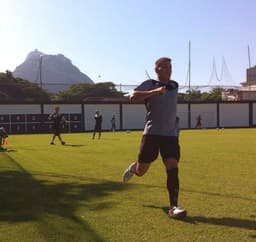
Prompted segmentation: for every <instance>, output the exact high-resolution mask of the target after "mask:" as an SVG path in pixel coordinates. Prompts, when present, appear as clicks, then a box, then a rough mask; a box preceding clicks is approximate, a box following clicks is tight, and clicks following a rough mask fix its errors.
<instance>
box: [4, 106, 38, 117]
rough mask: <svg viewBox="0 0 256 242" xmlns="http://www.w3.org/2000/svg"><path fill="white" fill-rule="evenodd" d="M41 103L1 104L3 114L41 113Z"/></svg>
mask: <svg viewBox="0 0 256 242" xmlns="http://www.w3.org/2000/svg"><path fill="white" fill-rule="evenodd" d="M40 113H41V105H40V104H0V115H1V114H40Z"/></svg>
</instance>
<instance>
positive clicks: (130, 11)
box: [0, 0, 256, 85]
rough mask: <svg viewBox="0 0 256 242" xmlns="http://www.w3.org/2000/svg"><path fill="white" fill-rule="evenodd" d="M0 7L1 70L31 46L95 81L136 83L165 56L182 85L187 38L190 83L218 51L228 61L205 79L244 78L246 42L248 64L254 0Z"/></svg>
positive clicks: (63, 1) (86, 1) (23, 1)
mask: <svg viewBox="0 0 256 242" xmlns="http://www.w3.org/2000/svg"><path fill="white" fill-rule="evenodd" d="M0 9H1V13H0V27H1V41H0V71H1V72H3V71H6V70H7V69H8V70H11V71H13V70H14V69H15V67H16V66H17V65H19V64H21V63H22V62H23V61H24V60H25V58H26V55H27V54H28V53H29V52H30V51H32V50H34V49H38V50H40V51H42V52H44V53H46V54H59V53H61V54H64V55H65V56H66V57H68V58H69V59H71V60H72V62H73V64H74V65H76V66H77V67H78V68H79V69H80V71H82V72H84V73H85V74H87V75H88V76H89V77H90V78H91V79H93V80H94V81H95V82H99V81H112V82H114V83H116V84H119V83H122V84H139V83H140V82H142V81H143V80H145V79H146V74H145V70H147V71H148V73H149V74H150V75H151V76H152V77H154V69H153V65H154V61H155V59H157V58H158V57H161V56H169V57H171V58H172V63H173V75H172V79H175V80H176V81H178V82H179V83H180V84H181V85H184V84H185V82H186V78H187V71H188V43H189V40H191V47H192V48H191V84H192V85H207V84H209V81H210V76H211V72H212V65H213V57H214V56H215V61H216V68H217V72H218V75H219V76H220V74H221V68H222V60H223V57H224V59H225V62H226V65H227V67H228V69H225V70H226V72H225V75H223V79H222V80H221V81H218V80H216V79H215V78H213V80H212V81H211V84H219V85H235V84H239V83H240V82H244V81H245V79H246V68H248V66H249V61H248V51H247V50H248V49H247V48H248V45H249V46H250V53H251V64H252V65H256V30H255V10H256V1H254V0H233V1H231V0H214V1H213V0H201V1H200V0H191V1H180V0H158V1H155V0H154V1H153V0H73V1H70V0H43V1H42V0H40V1H39V0H0ZM227 70H228V71H229V73H228V71H227ZM99 75H100V76H101V77H100V78H99V77H98V76H99Z"/></svg>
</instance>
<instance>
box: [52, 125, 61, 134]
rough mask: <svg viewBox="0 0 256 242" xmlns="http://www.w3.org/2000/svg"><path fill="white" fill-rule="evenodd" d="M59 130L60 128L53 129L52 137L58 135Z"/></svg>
mask: <svg viewBox="0 0 256 242" xmlns="http://www.w3.org/2000/svg"><path fill="white" fill-rule="evenodd" d="M60 132H61V128H60V127H53V134H54V135H60Z"/></svg>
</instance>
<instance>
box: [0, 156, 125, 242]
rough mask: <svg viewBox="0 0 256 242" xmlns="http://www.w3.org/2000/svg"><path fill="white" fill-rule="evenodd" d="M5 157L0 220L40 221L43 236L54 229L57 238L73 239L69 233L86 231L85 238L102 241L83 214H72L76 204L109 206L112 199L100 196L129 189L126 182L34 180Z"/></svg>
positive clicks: (0, 178) (0, 179) (94, 207)
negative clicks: (82, 182)
mask: <svg viewBox="0 0 256 242" xmlns="http://www.w3.org/2000/svg"><path fill="white" fill-rule="evenodd" d="M5 158H6V159H8V162H9V164H10V165H11V166H12V168H11V170H3V171H2V172H0V184H1V185H0V194H1V199H0V221H5V222H8V223H17V222H25V221H35V222H37V223H39V224H41V225H40V228H39V229H40V230H42V232H43V234H44V236H45V237H49V236H50V235H49V233H50V234H52V233H54V231H55V232H56V234H61V238H62V239H61V240H59V241H76V239H75V238H74V237H73V236H81V235H79V233H82V234H83V235H84V236H85V235H86V239H87V241H104V238H102V237H101V236H100V235H98V234H97V232H96V231H95V230H94V229H93V228H91V226H90V225H89V223H88V222H86V221H87V217H86V214H83V216H81V218H80V217H78V216H76V215H75V213H76V211H77V208H78V207H79V205H81V203H82V204H83V205H85V206H86V207H87V208H88V209H87V210H86V211H88V210H89V211H90V210H91V211H95V212H98V211H99V210H101V209H108V208H111V207H113V203H112V202H109V203H104V204H103V203H102V202H101V200H100V198H103V197H106V196H107V195H108V194H110V193H113V192H115V191H121V190H124V189H129V187H128V186H124V185H123V184H122V183H119V182H112V181H102V180H97V179H93V180H92V179H87V181H86V184H81V183H76V182H74V180H72V182H70V181H69V182H68V181H67V182H63V181H62V183H60V182H59V183H57V182H56V181H55V182H51V181H49V180H47V179H46V180H36V179H35V178H34V177H33V176H32V175H31V174H29V173H28V172H26V171H25V170H24V169H23V167H21V166H20V165H19V164H18V163H17V162H16V161H15V160H14V159H12V158H10V157H9V156H8V155H6V157H5ZM84 180H85V178H84ZM91 207H92V208H91ZM82 217H83V219H82ZM50 218H51V219H50ZM88 220H89V219H88ZM52 221H53V222H52ZM50 224H51V225H50ZM67 224H68V225H67ZM54 226H55V227H54ZM82 238H83V239H84V237H82ZM63 239H64V240H63ZM80 239H81V237H79V241H80Z"/></svg>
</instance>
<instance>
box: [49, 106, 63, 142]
mask: <svg viewBox="0 0 256 242" xmlns="http://www.w3.org/2000/svg"><path fill="white" fill-rule="evenodd" d="M59 112H60V107H56V108H55V111H54V112H53V113H51V114H50V115H49V118H48V119H49V120H52V121H53V136H52V141H51V143H50V144H51V145H54V140H55V138H56V136H57V137H58V138H59V141H60V142H61V144H62V145H65V142H64V141H63V140H62V138H61V135H60V133H61V126H62V125H63V124H65V123H67V122H68V121H67V120H66V119H65V117H64V116H63V115H62V114H60V113H59Z"/></svg>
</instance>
